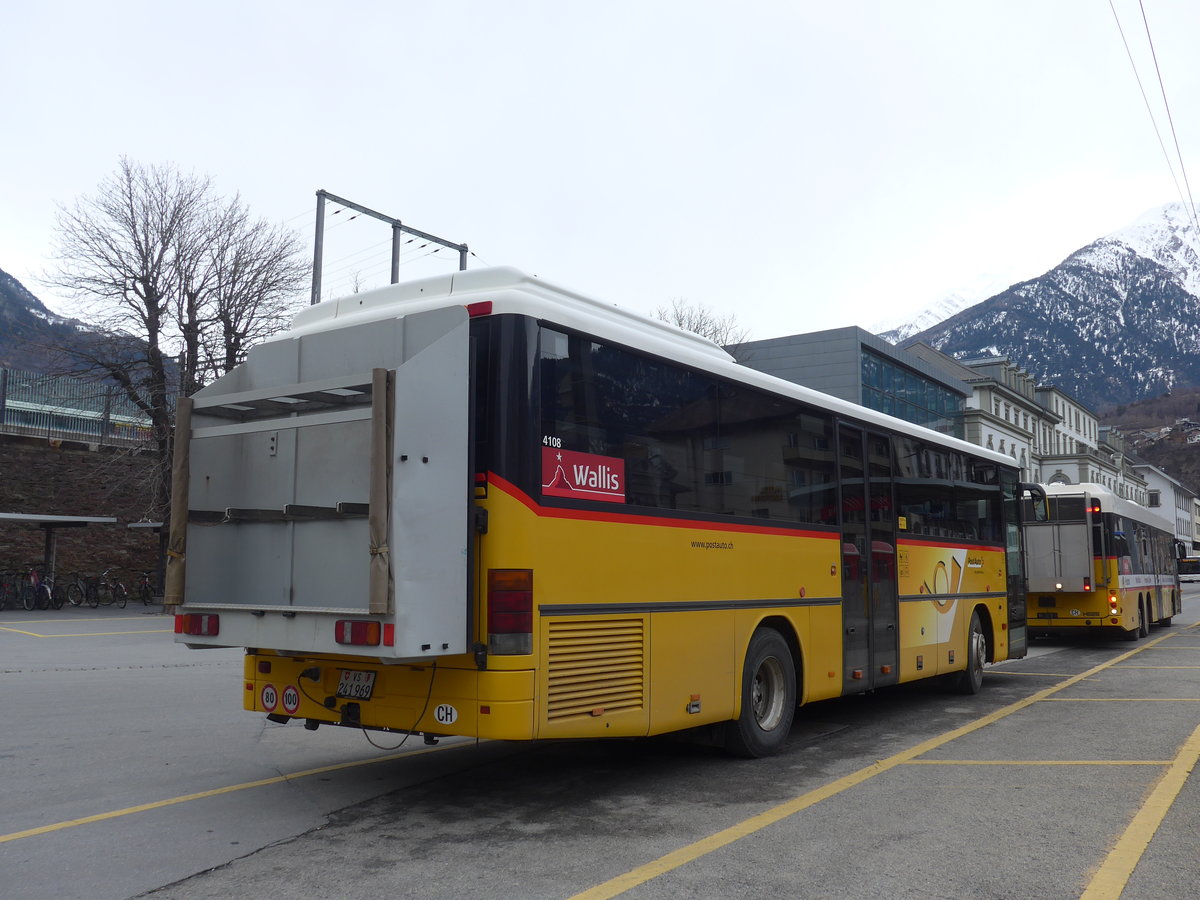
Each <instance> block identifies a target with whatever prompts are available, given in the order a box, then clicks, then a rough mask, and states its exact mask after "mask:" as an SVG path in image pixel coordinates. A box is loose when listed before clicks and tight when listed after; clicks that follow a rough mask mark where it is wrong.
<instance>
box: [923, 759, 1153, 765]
mask: <svg viewBox="0 0 1200 900" xmlns="http://www.w3.org/2000/svg"><path fill="white" fill-rule="evenodd" d="M1170 764H1171V760H1169V759H910V760H909V761H908V762H906V763H905V765H906V766H1169V765H1170Z"/></svg>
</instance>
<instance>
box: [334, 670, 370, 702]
mask: <svg viewBox="0 0 1200 900" xmlns="http://www.w3.org/2000/svg"><path fill="white" fill-rule="evenodd" d="M374 689H375V673H374V672H360V671H358V670H356V669H342V677H341V678H340V679H339V680H338V689H337V695H338V696H339V697H346V698H348V699H350V700H370V699H371V691H373V690H374Z"/></svg>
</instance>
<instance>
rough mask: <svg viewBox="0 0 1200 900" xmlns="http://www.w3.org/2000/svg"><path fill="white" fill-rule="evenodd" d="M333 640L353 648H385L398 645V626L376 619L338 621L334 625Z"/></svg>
mask: <svg viewBox="0 0 1200 900" xmlns="http://www.w3.org/2000/svg"><path fill="white" fill-rule="evenodd" d="M333 639H334V640H335V641H337V642H338V643H339V644H345V645H347V646H352V647H378V646H379V645H380V644H381V643H382V644H383V645H384V646H385V647H394V646H395V645H396V626H395V625H394V624H393V623H391V622H387V623H380V622H376V621H375V620H374V619H338V620H337V621H336V622H335V623H334V624H333Z"/></svg>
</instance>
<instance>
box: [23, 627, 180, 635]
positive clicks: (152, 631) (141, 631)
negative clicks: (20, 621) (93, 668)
mask: <svg viewBox="0 0 1200 900" xmlns="http://www.w3.org/2000/svg"><path fill="white" fill-rule="evenodd" d="M0 631H8V632H11V633H12V634H23V635H26V636H28V637H36V638H64V637H112V636H113V635H120V634H171V633H173V632H174V631H175V629H174V628H149V629H139V630H137V631H80V632H76V633H71V634H42V633H41V632H38V631H23V630H22V629H20V628H4V627H2V626H0Z"/></svg>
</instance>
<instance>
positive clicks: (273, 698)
mask: <svg viewBox="0 0 1200 900" xmlns="http://www.w3.org/2000/svg"><path fill="white" fill-rule="evenodd" d="M262 705H263V709H265V710H266V711H267V712H275V707H276V706H278V705H279V692H278V691H277V690H275V685H273V684H264V685H263V689H262Z"/></svg>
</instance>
